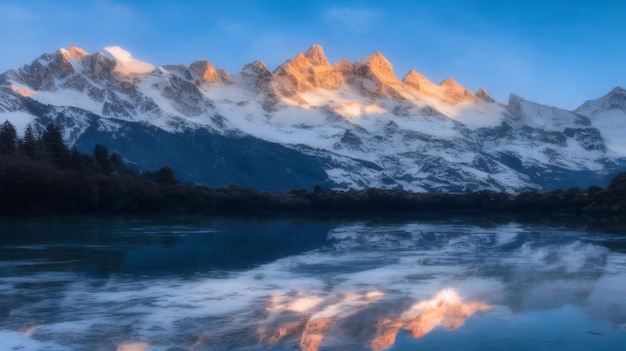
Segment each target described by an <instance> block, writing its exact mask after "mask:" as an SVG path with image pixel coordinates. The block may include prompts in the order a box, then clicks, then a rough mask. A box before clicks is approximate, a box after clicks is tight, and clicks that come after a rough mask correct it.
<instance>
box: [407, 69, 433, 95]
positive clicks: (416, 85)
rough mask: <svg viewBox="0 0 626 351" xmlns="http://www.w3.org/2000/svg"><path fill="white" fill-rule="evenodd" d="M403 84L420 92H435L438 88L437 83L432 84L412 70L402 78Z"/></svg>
mask: <svg viewBox="0 0 626 351" xmlns="http://www.w3.org/2000/svg"><path fill="white" fill-rule="evenodd" d="M402 82H403V83H404V84H406V85H408V86H410V87H411V88H413V89H415V90H417V91H419V92H427V91H434V90H436V89H437V88H438V86H437V85H436V84H435V83H433V82H431V81H430V80H428V78H426V77H424V75H422V74H421V73H419V72H417V71H416V70H414V69H411V70H410V71H409V73H407V74H406V75H405V76H404V78H402Z"/></svg>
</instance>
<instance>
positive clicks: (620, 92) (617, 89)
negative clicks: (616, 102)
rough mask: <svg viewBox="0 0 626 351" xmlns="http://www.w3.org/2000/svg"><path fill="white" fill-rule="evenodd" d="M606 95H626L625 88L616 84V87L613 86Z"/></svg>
mask: <svg viewBox="0 0 626 351" xmlns="http://www.w3.org/2000/svg"><path fill="white" fill-rule="evenodd" d="M607 95H609V96H623V97H626V89H624V88H622V87H619V86H617V87H615V88H613V89H612V90H611V91H610V92H609V93H608V94H607Z"/></svg>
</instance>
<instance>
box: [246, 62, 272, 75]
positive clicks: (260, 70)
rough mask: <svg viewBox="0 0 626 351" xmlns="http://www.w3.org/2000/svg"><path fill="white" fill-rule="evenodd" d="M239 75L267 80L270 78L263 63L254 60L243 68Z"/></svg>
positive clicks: (269, 73) (269, 72) (270, 73)
mask: <svg viewBox="0 0 626 351" xmlns="http://www.w3.org/2000/svg"><path fill="white" fill-rule="evenodd" d="M241 75H242V76H244V77H258V78H268V77H271V76H272V72H271V71H270V70H269V68H267V66H266V65H265V63H263V61H261V60H256V61H254V62H251V63H248V64H247V65H245V66H243V68H242V70H241Z"/></svg>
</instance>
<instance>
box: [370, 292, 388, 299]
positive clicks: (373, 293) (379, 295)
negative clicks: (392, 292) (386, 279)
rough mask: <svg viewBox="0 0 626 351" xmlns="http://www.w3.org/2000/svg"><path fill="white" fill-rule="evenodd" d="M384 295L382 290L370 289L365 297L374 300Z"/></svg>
mask: <svg viewBox="0 0 626 351" xmlns="http://www.w3.org/2000/svg"><path fill="white" fill-rule="evenodd" d="M383 296H385V293H384V292H382V291H370V292H368V293H367V294H365V297H366V298H367V299H374V300H378V299H380V298H381V297H383Z"/></svg>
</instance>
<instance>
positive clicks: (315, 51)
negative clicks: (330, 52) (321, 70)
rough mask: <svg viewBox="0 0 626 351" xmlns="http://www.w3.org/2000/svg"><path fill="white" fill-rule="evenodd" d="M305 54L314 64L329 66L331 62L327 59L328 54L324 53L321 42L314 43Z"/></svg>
mask: <svg viewBox="0 0 626 351" xmlns="http://www.w3.org/2000/svg"><path fill="white" fill-rule="evenodd" d="M304 56H305V57H306V58H307V59H308V60H309V62H310V63H311V64H312V65H313V66H329V65H330V63H329V62H328V60H327V59H326V55H324V49H323V48H322V46H321V45H319V44H313V45H311V47H310V48H309V50H307V51H306V52H305V53H304Z"/></svg>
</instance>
